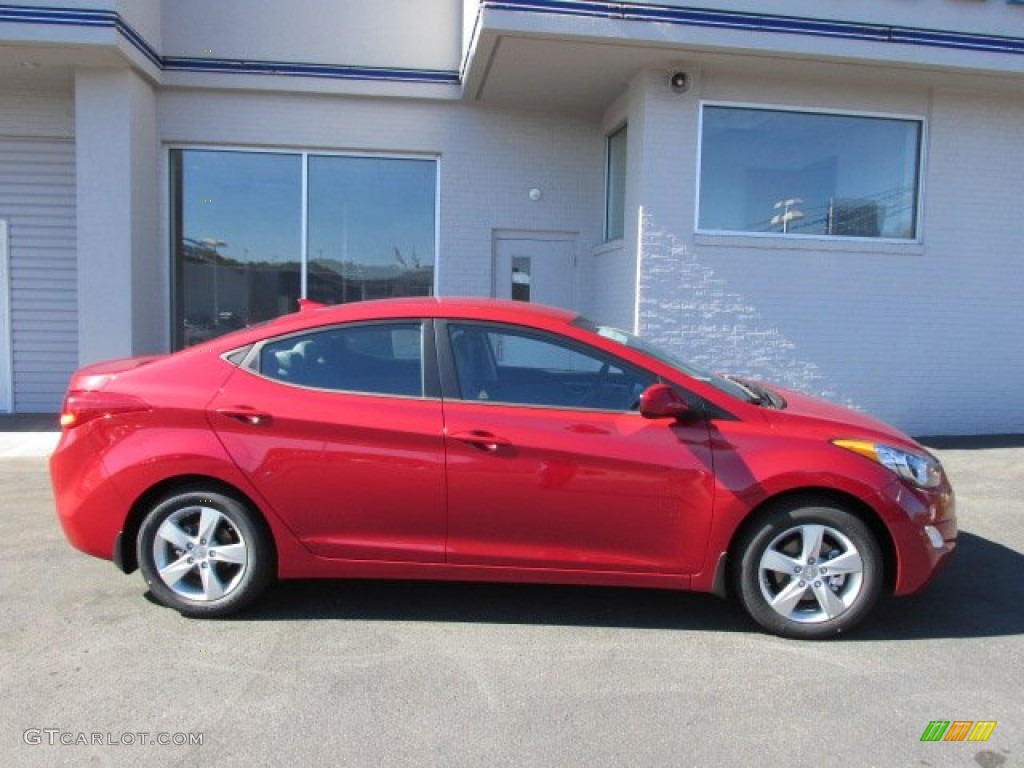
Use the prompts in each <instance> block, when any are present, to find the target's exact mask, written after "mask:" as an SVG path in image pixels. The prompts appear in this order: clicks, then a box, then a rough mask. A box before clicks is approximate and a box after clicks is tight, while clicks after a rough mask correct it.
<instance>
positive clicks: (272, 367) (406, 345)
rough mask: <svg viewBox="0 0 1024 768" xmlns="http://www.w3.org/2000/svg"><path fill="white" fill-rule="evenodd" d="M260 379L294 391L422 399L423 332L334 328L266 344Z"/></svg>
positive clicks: (384, 326) (396, 326)
mask: <svg viewBox="0 0 1024 768" xmlns="http://www.w3.org/2000/svg"><path fill="white" fill-rule="evenodd" d="M258 364H259V372H260V374H262V375H263V376H266V377H267V378H270V379H275V380H277V381H282V382H286V383H288V384H293V385H295V386H299V387H314V388H316V389H330V390H337V391H340V392H360V393H366V394H373V395H404V396H408V397H422V396H423V330H422V325H421V324H420V323H418V322H402V323H372V324H361V325H349V326H338V327H334V328H328V329H325V330H317V331H314V332H311V333H305V334H301V335H295V336H288V337H287V338H284V339H278V340H276V341H269V342H267V343H266V344H264V345H263V347H262V348H261V349H260V353H259V362H258Z"/></svg>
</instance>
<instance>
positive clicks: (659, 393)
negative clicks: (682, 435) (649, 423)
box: [640, 384, 690, 419]
mask: <svg viewBox="0 0 1024 768" xmlns="http://www.w3.org/2000/svg"><path fill="white" fill-rule="evenodd" d="M688 413H690V406H689V405H688V404H687V402H686V401H685V400H683V398H681V397H680V396H679V394H678V393H677V392H676V391H675V390H674V389H672V387H670V386H669V385H668V384H651V386H649V387H648V388H647V389H645V390H644V391H643V392H641V393H640V415H641V416H643V417H644V418H645V419H678V418H679V417H680V416H685V415H686V414H688Z"/></svg>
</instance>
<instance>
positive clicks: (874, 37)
mask: <svg viewBox="0 0 1024 768" xmlns="http://www.w3.org/2000/svg"><path fill="white" fill-rule="evenodd" d="M480 7H481V10H482V9H484V8H491V9H494V10H502V11H525V12H530V13H544V14H555V15H561V16H583V17H588V18H599V19H619V20H624V21H642V22H656V23H663V24H676V25H680V26H689V27H712V28H717V29H740V30H749V31H755V32H775V33H786V34H797V35H810V36H814V37H829V38H843V39H847V40H863V41H869V42H884V43H899V44H904V45H919V46H927V47H937V48H956V49H959V50H967V51H984V52H995V53H1013V54H1024V38H1021V37H1009V36H1001V35H984V34H971V33H965V32H952V31H947V30H940V29H918V28H914V27H898V26H889V25H883V24H863V23H859V22H853V21H839V20H831V19H808V18H804V17H799V16H780V15H775V14H764V13H749V12H746V11H722V10H712V9H706V8H686V7H679V6H672V5H657V4H653V3H639V2H611V1H610V0H605V1H602V0H581V1H579V2H577V1H575V0H482V1H481V3H480Z"/></svg>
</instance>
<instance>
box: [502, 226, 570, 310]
mask: <svg viewBox="0 0 1024 768" xmlns="http://www.w3.org/2000/svg"><path fill="white" fill-rule="evenodd" d="M493 274H494V283H493V287H492V292H493V294H494V296H496V297H497V298H499V299H518V300H520V301H531V302H535V303H538V304H550V305H552V306H556V307H564V308H565V309H575V308H576V307H575V303H576V238H575V237H574V236H572V235H565V236H560V235H548V234H545V233H539V232H538V233H523V234H516V235H496V236H495V238H494V273H493Z"/></svg>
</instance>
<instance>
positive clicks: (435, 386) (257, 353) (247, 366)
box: [221, 317, 441, 400]
mask: <svg viewBox="0 0 1024 768" xmlns="http://www.w3.org/2000/svg"><path fill="white" fill-rule="evenodd" d="M416 324H419V326H420V378H421V393H420V394H419V395H402V394H394V393H390V392H366V391H363V390H358V389H334V388H331V387H314V386H310V385H308V384H298V383H295V382H291V381H288V380H286V379H279V378H275V377H273V376H268V375H267V374H266V373H264V372H263V371H261V370H260V360H261V357H262V354H263V349H264V348H265V347H266V346H267V345H269V344H275V343H277V342H282V341H287V340H289V339H297V338H299V337H302V336H311V335H313V334H319V333H329V332H331V331H338V330H344V329H347V328H356V327H373V326H390V325H416ZM435 340H436V333H435V331H434V320H433V319H431V318H423V317H389V318H375V319H373V320H355V321H351V322H341V323H330V324H328V325H315V326H311V327H309V328H302V329H300V330H296V331H289V332H288V333H282V334H280V335H276V336H268V337H267V338H265V339H260V340H259V341H257V342H255V343H254V344H251V345H247V346H245V347H240V348H239V349H235V350H230V351H228V352H225V353H224V354H223V355H221V357H222V358H224V359H229V358H231V357H232V356H233V355H235V354H241V353H242V352H243V351H244V358H243V359H242V360H241V362H240V363H239V364H238V368H240V369H241V370H244V371H245V372H247V373H249V374H251V375H253V376H257V377H259V378H260V379H263V380H264V381H267V382H270V383H272V384H279V385H281V386H284V387H290V388H292V389H296V390H299V391H311V392H326V393H330V394H335V395H343V396H353V397H383V398H398V399H401V400H440V399H441V382H440V377H439V374H438V367H437V348H436V344H435Z"/></svg>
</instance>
